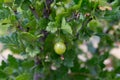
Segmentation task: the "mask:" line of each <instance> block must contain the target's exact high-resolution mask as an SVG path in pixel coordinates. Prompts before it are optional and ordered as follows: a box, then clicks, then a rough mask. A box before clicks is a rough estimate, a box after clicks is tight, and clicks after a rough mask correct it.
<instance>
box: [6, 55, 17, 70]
mask: <svg viewBox="0 0 120 80" xmlns="http://www.w3.org/2000/svg"><path fill="white" fill-rule="evenodd" d="M8 64H9V66H10V67H12V68H18V66H19V62H18V61H17V59H15V58H14V57H13V56H12V55H9V56H8Z"/></svg>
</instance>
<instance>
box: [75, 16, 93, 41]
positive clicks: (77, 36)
mask: <svg viewBox="0 0 120 80" xmlns="http://www.w3.org/2000/svg"><path fill="white" fill-rule="evenodd" d="M91 20H92V18H91V17H89V18H86V19H85V20H84V21H83V23H82V26H81V28H80V29H79V31H78V33H77V34H76V38H77V39H78V38H79V34H80V33H79V32H80V31H81V30H83V29H84V27H85V26H87V24H88V23H89V22H90V21H91Z"/></svg>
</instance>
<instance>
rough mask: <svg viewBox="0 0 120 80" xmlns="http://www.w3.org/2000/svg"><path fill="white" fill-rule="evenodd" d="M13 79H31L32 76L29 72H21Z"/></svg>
mask: <svg viewBox="0 0 120 80" xmlns="http://www.w3.org/2000/svg"><path fill="white" fill-rule="evenodd" d="M15 80H32V78H31V75H30V74H29V73H23V74H21V75H19V76H17V77H16V79H15Z"/></svg>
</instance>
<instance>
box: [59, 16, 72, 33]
mask: <svg viewBox="0 0 120 80" xmlns="http://www.w3.org/2000/svg"><path fill="white" fill-rule="evenodd" d="M61 29H62V30H63V32H67V33H69V34H71V35H72V28H71V26H70V25H69V24H68V23H66V20H65V18H63V19H62V24H61Z"/></svg>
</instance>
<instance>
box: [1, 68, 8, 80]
mask: <svg viewBox="0 0 120 80" xmlns="http://www.w3.org/2000/svg"><path fill="white" fill-rule="evenodd" d="M6 77H7V74H6V73H5V72H3V71H1V70H0V79H1V78H6Z"/></svg>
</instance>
